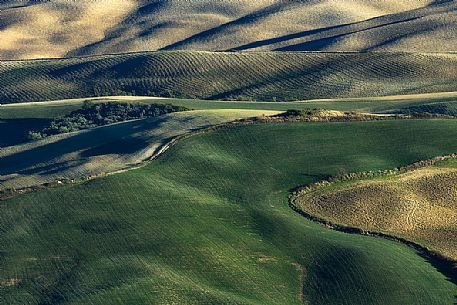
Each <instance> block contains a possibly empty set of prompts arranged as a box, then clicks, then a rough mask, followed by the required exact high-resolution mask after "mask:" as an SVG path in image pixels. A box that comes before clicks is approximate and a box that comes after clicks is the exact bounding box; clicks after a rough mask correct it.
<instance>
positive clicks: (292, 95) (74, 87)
mask: <svg viewBox="0 0 457 305" xmlns="http://www.w3.org/2000/svg"><path fill="white" fill-rule="evenodd" d="M456 70H457V54H455V53H443V54H440V53H401V52H400V53H395V52H394V53H344V52H341V53H325V52H194V51H170V52H143V53H132V54H121V55H103V56H93V57H81V58H66V59H49V60H31V61H0V104H8V103H17V102H27V101H28V102H37V101H49V100H61V99H70V98H85V97H96V96H113V95H141V96H162V97H175V98H197V99H212V100H233V99H236V100H255V101H273V100H277V101H295V100H307V99H316V98H337V97H345V98H348V97H364V96H386V95H398V94H417V93H434V92H449V91H457V85H456V84H457V76H456V73H455V71H456Z"/></svg>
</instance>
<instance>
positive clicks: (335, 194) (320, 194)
mask: <svg viewBox="0 0 457 305" xmlns="http://www.w3.org/2000/svg"><path fill="white" fill-rule="evenodd" d="M456 164H457V163H456V160H455V159H450V160H446V161H440V162H438V163H436V164H435V165H434V166H428V167H424V168H419V169H415V170H410V171H407V172H404V173H399V172H397V171H395V172H394V173H393V174H389V175H374V177H371V178H370V177H368V178H367V177H360V178H358V179H350V180H347V181H339V182H335V183H331V184H328V185H323V186H322V187H315V188H310V189H309V190H307V191H304V192H300V193H299V194H298V196H297V197H296V198H295V203H296V204H297V205H298V206H299V207H300V208H301V209H303V210H304V211H306V212H307V213H309V214H311V215H313V216H316V217H320V218H321V219H325V220H328V221H330V222H333V223H337V224H343V225H347V226H351V227H358V228H361V229H363V230H366V231H371V232H381V233H385V234H391V235H394V236H399V237H402V238H405V239H407V240H410V241H414V242H416V243H418V244H421V245H423V246H425V247H427V248H429V249H432V250H434V251H435V252H439V253H440V254H441V255H443V256H445V257H448V258H450V259H452V260H454V261H456V260H457V239H456V238H455V236H456V235H455V230H456V228H457V205H456V204H455V197H456V194H457V191H456V188H455V181H456V177H457V171H456ZM456 272H457V270H456Z"/></svg>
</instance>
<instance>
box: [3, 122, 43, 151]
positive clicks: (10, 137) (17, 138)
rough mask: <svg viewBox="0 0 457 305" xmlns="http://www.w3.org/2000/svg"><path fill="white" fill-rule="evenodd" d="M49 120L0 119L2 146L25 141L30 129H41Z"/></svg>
mask: <svg viewBox="0 0 457 305" xmlns="http://www.w3.org/2000/svg"><path fill="white" fill-rule="evenodd" d="M49 122H50V120H49V119H7V120H2V119H0V148H1V147H6V146H11V145H17V144H20V143H23V142H25V141H26V140H27V136H28V133H29V131H30V130H41V129H43V128H44V127H46V126H48V124H49Z"/></svg>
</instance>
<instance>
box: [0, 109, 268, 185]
mask: <svg viewBox="0 0 457 305" xmlns="http://www.w3.org/2000/svg"><path fill="white" fill-rule="evenodd" d="M276 113H277V112H275V111H268V110H237V109H234V110H230V109H228V110H196V111H186V112H179V113H173V114H168V115H164V116H161V117H157V118H149V119H141V120H133V121H127V122H122V123H117V124H112V125H107V126H102V127H98V128H93V129H89V130H83V131H79V132H74V133H67V134H61V135H56V136H51V137H47V138H45V139H43V140H38V141H33V142H28V143H24V144H20V145H16V146H9V147H5V148H3V149H2V150H0V190H4V189H10V188H23V187H29V186H33V185H37V184H43V183H48V182H53V181H55V180H58V179H75V178H82V177H86V176H92V175H98V174H102V173H107V172H113V171H116V170H120V169H124V168H126V167H130V166H132V165H135V164H138V163H140V162H141V161H144V160H146V159H148V158H150V157H151V156H152V155H153V154H154V152H155V151H157V150H158V149H160V147H161V146H162V145H164V144H165V143H168V142H169V141H170V139H171V138H174V137H176V136H180V135H183V134H185V133H187V132H189V131H191V130H193V129H199V128H204V127H208V126H211V125H216V124H220V123H225V122H229V121H233V120H236V119H240V118H247V117H254V116H260V115H263V114H265V115H272V114H276ZM0 126H1V125H0ZM0 139H1V138H0ZM6 140H11V141H12V140H14V138H13V137H11V136H10V137H6Z"/></svg>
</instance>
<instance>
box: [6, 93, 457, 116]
mask: <svg viewBox="0 0 457 305" xmlns="http://www.w3.org/2000/svg"><path fill="white" fill-rule="evenodd" d="M85 101H89V102H92V103H98V102H118V103H145V104H148V103H152V104H155V103H159V104H172V105H175V106H183V107H186V108H189V109H252V110H277V111H285V110H289V109H313V108H320V109H329V110H342V111H362V112H370V113H387V112H389V113H398V112H401V111H402V110H403V109H405V108H408V107H417V106H424V105H428V106H437V105H441V106H443V105H445V106H447V107H448V109H449V110H451V111H457V92H444V93H433V94H418V95H400V96H384V97H364V98H354V99H350V98H346V99H344V98H342V99H321V100H308V101H298V102H250V101H210V100H196V99H175V98H171V99H170V98H155V97H140V96H112V97H98V98H85V99H72V100H58V101H49V102H32V103H16V104H6V105H1V106H0V119H4V120H6V119H10V120H11V119H31V118H41V119H52V118H55V117H58V116H63V115H66V114H68V113H70V112H72V111H74V110H76V109H80V108H81V107H82V105H83V104H84V102H85Z"/></svg>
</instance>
